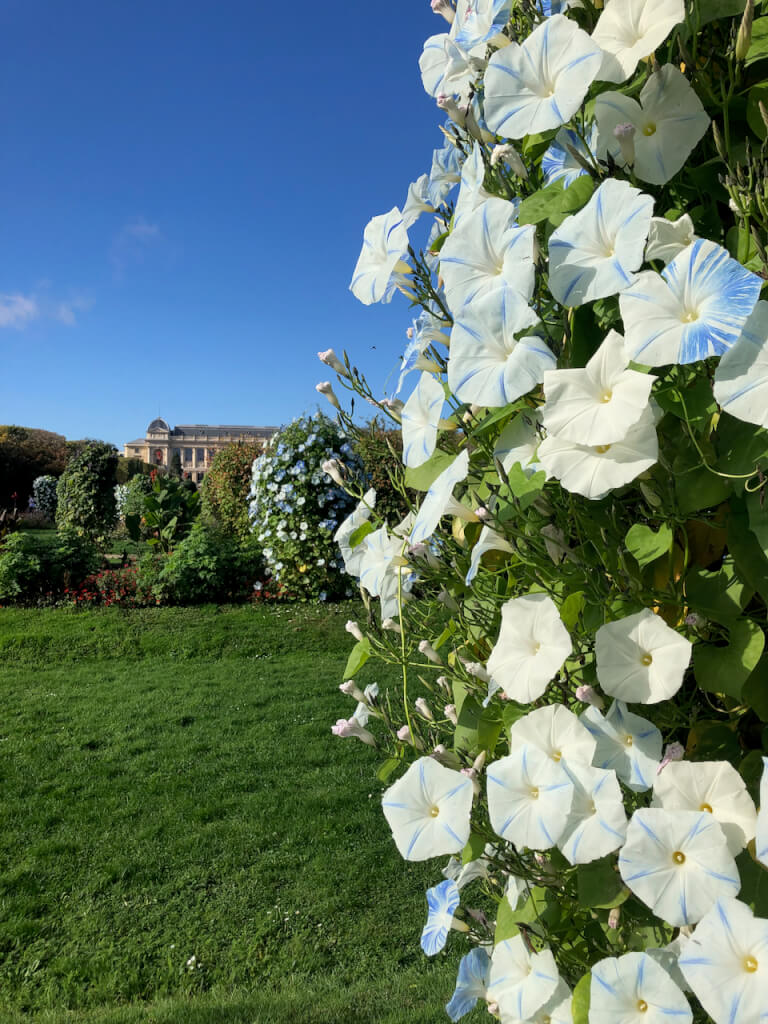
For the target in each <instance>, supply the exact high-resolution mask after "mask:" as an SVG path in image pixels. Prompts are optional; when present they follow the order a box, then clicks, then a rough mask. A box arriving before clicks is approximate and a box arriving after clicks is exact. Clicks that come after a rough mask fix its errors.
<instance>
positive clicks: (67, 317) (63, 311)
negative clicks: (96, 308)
mask: <svg viewBox="0 0 768 1024" xmlns="http://www.w3.org/2000/svg"><path fill="white" fill-rule="evenodd" d="M92 305H93V301H92V300H91V299H86V298H83V297H82V296H77V297H75V298H74V299H68V300H67V301H66V302H59V303H57V304H56V306H55V308H53V309H52V310H51V313H50V316H51V317H53V319H54V320H58V321H59V323H62V324H66V325H67V326H68V327H74V326H75V324H76V323H77V315H78V313H84V312H86V311H87V310H89V309H90V308H91V306H92Z"/></svg>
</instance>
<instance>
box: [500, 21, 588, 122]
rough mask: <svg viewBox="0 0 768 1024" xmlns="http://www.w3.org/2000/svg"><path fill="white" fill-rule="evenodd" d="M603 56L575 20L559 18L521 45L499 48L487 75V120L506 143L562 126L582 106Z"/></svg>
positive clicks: (539, 28)
mask: <svg viewBox="0 0 768 1024" xmlns="http://www.w3.org/2000/svg"><path fill="white" fill-rule="evenodd" d="M602 59H603V55H602V51H601V50H600V47H599V46H597V45H596V44H595V43H594V42H593V41H592V40H591V39H590V37H589V36H588V35H587V33H586V32H584V31H582V30H581V29H580V28H579V27H578V25H576V23H575V22H573V21H569V20H568V18H566V17H565V16H564V15H562V14H555V15H553V16H552V17H551V18H548V19H547V20H546V21H544V22H542V24H541V25H539V26H538V27H537V28H535V29H534V30H533V32H531V34H530V35H529V36H528V38H527V39H526V40H525V41H524V42H523V43H522V45H521V44H519V43H510V44H509V46H505V47H503V48H502V49H500V50H497V51H496V52H495V53H494V54H493V56H492V57H491V59H490V61H489V62H488V67H487V68H486V72H485V102H484V110H485V120H486V121H487V122H488V127H489V128H490V129H491V131H493V132H496V134H497V135H501V136H503V137H504V138H507V139H522V138H523V137H524V136H526V135H531V134H532V133H534V132H546V131H550V130H551V129H552V128H559V127H560V125H561V124H564V123H565V122H566V121H568V120H570V118H571V117H573V115H574V114H575V113H576V111H577V110H578V109H579V107H580V106H581V103H582V100H583V99H584V97H585V95H586V93H587V90H588V89H589V86H590V84H591V83H592V80H593V79H594V77H595V75H596V74H597V72H598V70H599V68H600V64H601V62H602Z"/></svg>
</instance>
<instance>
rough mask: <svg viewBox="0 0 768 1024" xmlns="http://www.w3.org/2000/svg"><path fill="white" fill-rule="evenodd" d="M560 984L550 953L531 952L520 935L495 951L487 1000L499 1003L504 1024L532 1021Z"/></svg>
mask: <svg viewBox="0 0 768 1024" xmlns="http://www.w3.org/2000/svg"><path fill="white" fill-rule="evenodd" d="M559 982H560V975H559V974H558V972H557V965H556V964H555V958H554V957H553V956H552V953H551V951H550V950H549V949H543V950H542V951H541V952H540V953H534V952H529V951H528V948H527V946H526V944H525V941H524V940H523V937H522V935H519V934H518V935H515V936H514V938H511V939H504V941H503V942H497V943H496V945H495V946H494V947H493V953H492V954H491V973H490V981H489V984H488V996H487V998H488V1000H489V1001H491V1000H492V1001H493V1002H495V1003H498V1006H499V1010H500V1011H501V1019H502V1020H508V1021H527V1020H529V1018H531V1017H532V1016H533V1014H534V1013H536V1012H537V1010H540V1009H541V1007H542V1006H543V1005H544V1004H545V1003H546V1002H547V1001H548V1000H549V999H550V998H551V997H552V995H554V993H555V990H556V989H557V986H558V983H559Z"/></svg>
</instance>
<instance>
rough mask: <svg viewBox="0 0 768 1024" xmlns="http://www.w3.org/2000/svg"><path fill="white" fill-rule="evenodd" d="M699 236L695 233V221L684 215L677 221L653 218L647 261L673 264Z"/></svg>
mask: <svg viewBox="0 0 768 1024" xmlns="http://www.w3.org/2000/svg"><path fill="white" fill-rule="evenodd" d="M697 237H698V236H697V235H695V234H694V231H693V221H692V220H691V218H690V217H689V216H688V214H687V213H684V214H683V215H682V217H678V218H677V220H667V219H666V217H651V229H650V231H649V232H648V245H646V247H645V258H646V259H647V260H661V261H662V262H663V263H671V262H672V260H673V259H674V258H675V256H679V255H680V253H681V252H682V251H683V249H685V248H687V247H688V246H689V245H690V244H691V242H693V241H694V239H696V238H697Z"/></svg>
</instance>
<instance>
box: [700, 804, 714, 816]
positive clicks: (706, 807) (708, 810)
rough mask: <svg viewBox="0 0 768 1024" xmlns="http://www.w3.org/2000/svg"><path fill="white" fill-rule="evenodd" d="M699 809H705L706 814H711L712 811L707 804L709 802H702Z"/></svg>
mask: <svg viewBox="0 0 768 1024" xmlns="http://www.w3.org/2000/svg"><path fill="white" fill-rule="evenodd" d="M699 810H700V811H706V812H707V814H711V813H712V808H711V807H710V806H709V804H702V805H701V807H700V808H699Z"/></svg>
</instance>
